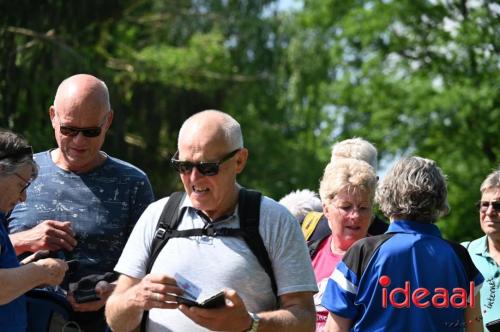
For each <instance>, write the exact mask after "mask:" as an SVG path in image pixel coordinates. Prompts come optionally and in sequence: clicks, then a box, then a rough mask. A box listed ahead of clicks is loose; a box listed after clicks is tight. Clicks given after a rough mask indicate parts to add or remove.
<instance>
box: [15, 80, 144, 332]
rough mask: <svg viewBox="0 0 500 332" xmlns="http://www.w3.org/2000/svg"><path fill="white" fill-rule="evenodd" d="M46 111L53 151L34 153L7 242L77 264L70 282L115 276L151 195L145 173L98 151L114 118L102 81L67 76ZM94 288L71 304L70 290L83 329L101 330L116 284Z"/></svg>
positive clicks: (19, 251)
mask: <svg viewBox="0 0 500 332" xmlns="http://www.w3.org/2000/svg"><path fill="white" fill-rule="evenodd" d="M49 113H50V120H51V123H52V127H53V128H54V134H55V139H56V141H57V148H55V149H51V150H48V151H44V152H41V153H37V154H35V156H34V159H35V160H36V162H37V163H38V165H39V166H40V172H39V176H38V178H37V179H36V180H35V181H34V182H33V185H32V186H30V188H28V199H27V200H26V202H24V203H23V204H19V205H18V206H17V207H16V208H15V209H14V210H13V212H12V214H11V216H10V218H9V221H10V224H9V230H10V233H11V234H10V239H11V241H12V243H13V245H14V248H15V250H16V252H17V254H18V255H19V254H23V253H26V252H36V251H38V250H43V249H49V250H51V251H59V252H58V256H59V257H63V258H65V259H66V260H73V259H76V260H78V261H79V263H80V264H79V269H78V271H76V273H74V274H72V278H73V279H72V280H69V282H77V281H78V280H80V279H81V278H83V277H86V276H89V275H104V274H105V273H107V272H112V271H113V267H114V265H115V264H116V262H117V261H118V258H119V256H120V254H121V251H122V249H123V247H124V245H125V243H126V241H127V238H128V236H129V234H130V232H131V231H132V228H133V227H134V225H135V223H136V221H137V220H138V219H139V216H140V215H141V213H142V212H143V210H144V209H145V208H146V206H147V205H148V204H149V203H151V202H152V201H153V192H152V189H151V185H150V183H149V180H148V177H147V176H146V174H145V173H144V172H143V171H141V170H140V169H138V168H137V167H135V166H133V165H131V164H129V163H126V162H124V161H122V160H119V159H116V158H113V157H111V156H109V155H107V154H106V153H105V152H103V151H101V147H102V145H103V143H104V140H105V137H106V133H107V131H108V129H109V127H110V126H111V122H112V120H113V111H112V110H111V106H110V101H109V93H108V88H107V86H106V84H105V83H104V82H103V81H101V80H100V79H98V78H96V77H94V76H91V75H87V74H78V75H74V76H71V77H69V78H67V79H65V80H64V81H63V82H62V83H61V84H60V85H59V87H58V89H57V93H56V96H55V98H54V104H53V105H52V106H50V109H49ZM107 280H108V281H112V280H109V279H107ZM99 286H100V287H98V288H96V290H97V292H98V296H99V297H100V300H97V301H91V302H88V303H76V301H75V299H74V297H73V296H72V293H71V292H69V293H68V300H69V301H70V303H71V304H72V307H73V310H74V311H75V320H76V321H77V322H78V324H79V325H80V327H81V328H82V329H83V330H85V331H92V332H97V331H102V330H104V329H105V326H106V324H105V319H104V314H103V313H104V304H105V301H106V299H107V297H108V296H109V294H110V293H111V291H112V289H113V286H114V285H113V284H104V285H103V283H99ZM63 287H65V288H66V290H67V288H68V287H67V285H66V286H65V285H63Z"/></svg>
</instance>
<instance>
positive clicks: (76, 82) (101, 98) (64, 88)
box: [54, 74, 111, 112]
mask: <svg viewBox="0 0 500 332" xmlns="http://www.w3.org/2000/svg"><path fill="white" fill-rule="evenodd" d="M54 107H55V108H56V110H57V109H79V110H83V111H92V110H99V111H103V112H107V111H110V110H111V105H110V102H109V93H108V88H107V86H106V84H105V83H104V82H103V81H101V80H99V79H98V78H96V77H94V76H92V75H88V74H78V75H74V76H71V77H68V78H67V79H65V80H64V81H62V83H61V84H60V85H59V87H58V88H57V93H56V96H55V98H54Z"/></svg>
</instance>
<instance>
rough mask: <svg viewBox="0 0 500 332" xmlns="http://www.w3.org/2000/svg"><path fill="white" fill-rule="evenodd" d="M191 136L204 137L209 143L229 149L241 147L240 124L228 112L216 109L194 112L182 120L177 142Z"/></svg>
mask: <svg viewBox="0 0 500 332" xmlns="http://www.w3.org/2000/svg"><path fill="white" fill-rule="evenodd" d="M193 136H198V137H199V136H203V137H206V139H207V140H210V141H211V143H219V144H223V145H224V146H226V147H227V148H228V149H229V150H234V149H238V148H242V147H243V134H242V133H241V127H240V124H239V123H238V122H237V121H236V120H235V119H234V118H233V117H231V116H230V115H229V114H226V113H223V112H220V111H216V110H206V111H202V112H199V113H196V114H194V115H192V116H191V117H189V118H188V119H187V120H186V121H184V123H183V125H182V127H181V129H180V131H179V137H178V140H177V143H178V144H179V145H180V142H183V141H185V140H186V139H187V138H191V137H193ZM207 143H208V142H207Z"/></svg>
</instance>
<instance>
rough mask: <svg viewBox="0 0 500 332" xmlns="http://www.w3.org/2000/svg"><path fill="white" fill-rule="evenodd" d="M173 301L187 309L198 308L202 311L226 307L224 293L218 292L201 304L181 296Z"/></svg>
mask: <svg viewBox="0 0 500 332" xmlns="http://www.w3.org/2000/svg"><path fill="white" fill-rule="evenodd" d="M175 299H176V300H177V303H179V304H184V305H187V306H188V307H200V308H204V309H214V308H220V307H223V306H225V305H226V300H225V298H224V291H220V292H218V293H217V294H215V295H213V296H211V297H209V298H208V299H206V300H203V301H202V302H197V301H195V300H193V299H190V298H187V297H184V296H181V295H177V296H176V297H175Z"/></svg>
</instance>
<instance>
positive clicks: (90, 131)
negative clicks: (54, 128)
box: [59, 125, 102, 137]
mask: <svg viewBox="0 0 500 332" xmlns="http://www.w3.org/2000/svg"><path fill="white" fill-rule="evenodd" d="M101 129H102V126H101V127H89V128H76V127H69V126H62V125H61V126H59V131H60V132H61V134H63V135H64V136H71V137H75V136H76V135H78V133H82V134H83V136H85V137H97V136H99V135H101Z"/></svg>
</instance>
